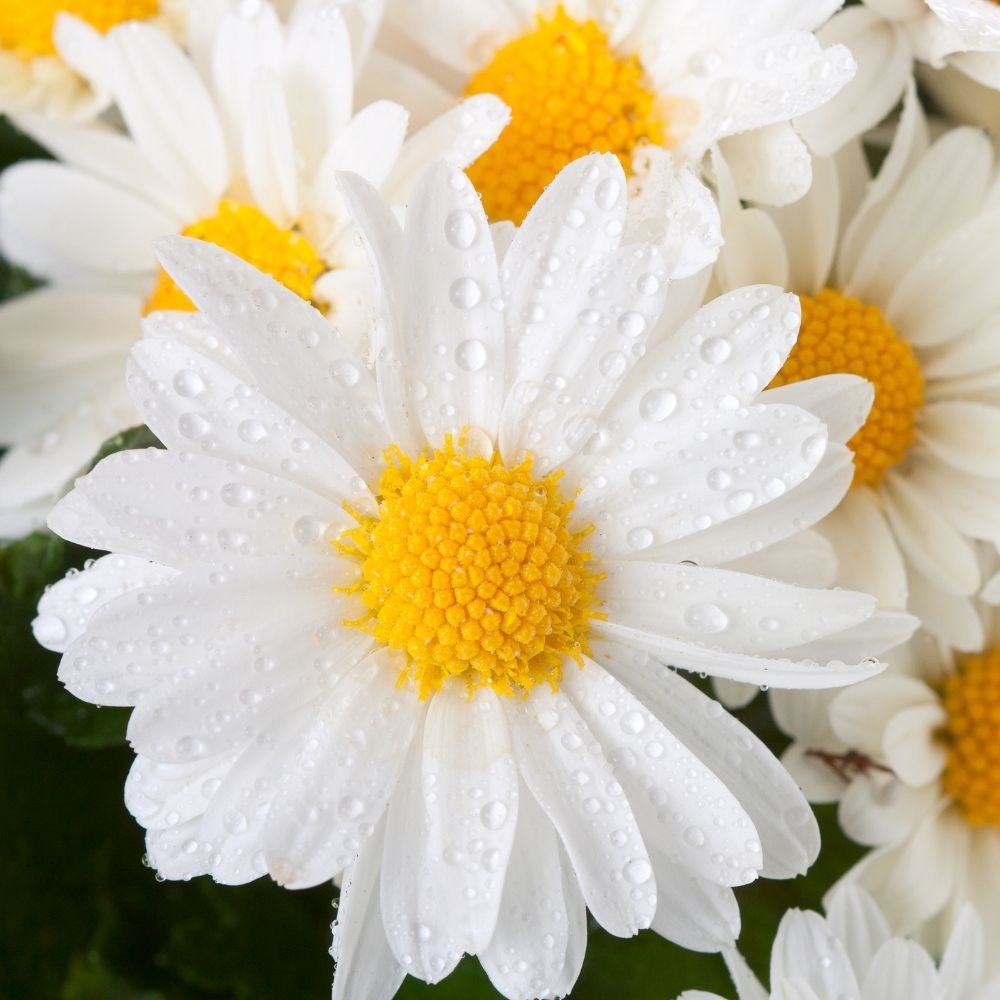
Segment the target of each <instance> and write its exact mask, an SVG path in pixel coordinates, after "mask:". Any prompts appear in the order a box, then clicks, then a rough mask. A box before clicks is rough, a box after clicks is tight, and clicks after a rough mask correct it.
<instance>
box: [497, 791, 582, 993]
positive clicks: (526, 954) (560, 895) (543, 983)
mask: <svg viewBox="0 0 1000 1000" xmlns="http://www.w3.org/2000/svg"><path fill="white" fill-rule="evenodd" d="M586 947H587V909H586V906H585V905H584V902H583V896H582V895H581V893H580V887H579V885H578V884H577V880H576V876H575V874H574V873H573V870H572V868H571V867H570V865H569V862H568V861H567V859H566V857H565V854H564V853H563V850H562V848H561V846H560V844H559V838H558V837H557V836H556V831H555V828H554V827H553V826H552V824H551V823H550V822H549V820H548V818H547V817H546V816H545V814H544V813H543V812H542V810H541V808H540V807H539V805H538V803H537V802H536V801H535V798H534V796H533V795H532V794H531V793H530V792H529V791H528V790H527V788H526V787H525V786H524V784H523V783H522V784H521V787H520V790H519V793H518V816H517V830H516V832H515V834H514V846H513V848H512V850H511V856H510V864H509V865H508V868H507V878H506V880H505V882H504V889H503V898H502V899H501V903H500V912H499V914H498V917H497V925H496V931H495V932H494V934H493V937H492V939H491V940H490V943H489V945H488V946H487V947H486V948H485V949H484V950H483V951H482V952H480V955H479V960H480V962H482V964H483V968H484V969H485V970H486V974H487V975H488V976H489V977H490V981H491V982H492V983H493V985H494V986H495V987H496V988H497V989H498V990H499V991H500V992H501V993H502V994H503V995H504V996H505V997H508V998H510V1000H535V998H550V997H553V998H554V997H562V996H565V995H566V994H568V993H569V991H570V990H571V989H572V988H573V985H574V983H575V982H576V979H577V976H578V975H579V974H580V967H581V965H582V964H583V955H584V951H585V949H586Z"/></svg>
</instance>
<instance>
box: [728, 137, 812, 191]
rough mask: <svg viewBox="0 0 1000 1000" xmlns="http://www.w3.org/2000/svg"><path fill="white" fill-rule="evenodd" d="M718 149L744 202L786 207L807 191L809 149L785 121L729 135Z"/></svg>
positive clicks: (810, 178)
mask: <svg viewBox="0 0 1000 1000" xmlns="http://www.w3.org/2000/svg"><path fill="white" fill-rule="evenodd" d="M720 149H721V150H722V155H723V156H725V158H726V162H727V163H728V164H729V168H730V170H732V173H733V181H734V182H735V184H736V188H737V190H738V191H739V193H740V196H741V197H742V198H744V199H745V200H747V201H752V202H757V203H759V204H763V205H788V204H790V203H792V202H795V201H798V200H799V199H800V198H801V197H802V196H803V195H804V194H805V193H806V192H807V191H808V190H809V187H810V184H811V182H812V160H811V158H810V156H809V150H808V149H807V148H806V144H805V143H804V142H803V141H802V140H801V139H800V138H799V137H798V136H797V135H796V134H795V130H794V129H793V128H792V126H791V125H790V124H789V123H788V122H778V123H776V124H774V125H767V126H765V127H764V128H759V129H755V130H754V131H752V132H743V133H742V134H740V135H733V136H730V137H729V138H728V139H723V140H722V142H721V144H720Z"/></svg>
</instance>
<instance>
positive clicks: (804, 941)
mask: <svg viewBox="0 0 1000 1000" xmlns="http://www.w3.org/2000/svg"><path fill="white" fill-rule="evenodd" d="M793 978H794V979H797V980H801V981H802V982H803V983H808V984H809V986H810V987H811V988H812V989H813V991H814V992H815V993H816V995H817V996H818V997H842V996H857V994H858V982H857V979H856V978H855V976H854V970H853V968H852V967H851V961H850V959H849V958H848V957H847V952H846V951H845V950H844V946H843V945H842V944H841V943H840V941H838V940H837V939H836V938H835V937H834V936H833V935H832V934H831V932H830V927H829V926H828V925H827V922H826V921H825V920H824V919H823V918H822V917H821V916H820V915H819V914H818V913H812V912H811V911H802V910H790V911H789V912H787V913H786V914H785V916H784V917H783V918H782V921H781V924H780V925H779V927H778V933H777V934H776V935H775V938H774V946H773V948H772V949H771V982H772V983H780V982H782V981H783V980H786V979H793ZM890 995H891V994H886V996H890Z"/></svg>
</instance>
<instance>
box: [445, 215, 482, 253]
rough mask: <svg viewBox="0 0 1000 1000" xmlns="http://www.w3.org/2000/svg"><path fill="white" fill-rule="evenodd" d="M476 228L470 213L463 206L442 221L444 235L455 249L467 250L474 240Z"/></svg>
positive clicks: (477, 228)
mask: <svg viewBox="0 0 1000 1000" xmlns="http://www.w3.org/2000/svg"><path fill="white" fill-rule="evenodd" d="M478 230H479V227H478V226H477V225H476V220H475V219H474V218H473V216H472V213H471V212H467V211H465V209H464V208H463V209H459V210H458V211H456V212H452V213H451V214H450V215H449V216H448V218H447V219H445V222H444V235H445V237H446V239H447V240H448V242H449V243H450V244H451V245H452V246H453V247H455V248H456V249H457V250H468V249H469V247H471V246H472V244H473V243H475V242H476V235H477V233H478Z"/></svg>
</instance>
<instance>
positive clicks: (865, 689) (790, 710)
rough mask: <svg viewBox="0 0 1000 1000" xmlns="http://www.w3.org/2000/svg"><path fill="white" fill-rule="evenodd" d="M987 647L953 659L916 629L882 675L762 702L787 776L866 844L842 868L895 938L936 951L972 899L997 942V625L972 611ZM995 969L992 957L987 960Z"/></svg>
mask: <svg viewBox="0 0 1000 1000" xmlns="http://www.w3.org/2000/svg"><path fill="white" fill-rule="evenodd" d="M980 613H981V614H982V616H983V619H984V622H985V626H986V628H985V631H986V635H987V638H986V644H985V646H984V648H983V650H982V651H981V652H977V653H972V654H954V653H951V652H949V651H948V650H947V649H946V648H945V647H944V646H942V645H941V644H940V643H938V642H936V641H934V640H933V639H932V638H931V637H930V636H928V635H927V634H926V633H920V634H919V635H918V637H917V638H915V639H914V640H913V641H911V642H910V643H909V644H908V645H907V646H905V647H903V648H902V649H900V650H897V651H895V652H893V653H891V654H890V655H889V662H890V670H889V671H887V672H886V673H885V674H883V675H882V676H880V677H877V678H875V679H874V680H871V681H868V682H866V683H864V684H862V685H859V686H858V689H857V692H856V693H855V692H850V693H847V692H838V693H836V694H833V695H831V697H830V698H829V699H827V706H828V707H827V708H826V709H825V710H824V711H821V710H820V706H819V704H818V702H817V700H816V699H797V698H794V697H792V696H790V695H787V694H785V693H784V692H778V693H775V694H774V695H773V700H772V704H773V706H774V708H775V715H776V717H777V719H778V721H779V723H780V724H781V726H782V728H783V729H784V730H785V731H786V732H788V733H789V735H791V736H792V737H793V740H794V742H793V744H792V746H791V747H790V748H789V750H788V752H787V753H786V755H785V762H786V764H787V765H788V767H789V769H790V770H791V771H792V773H793V774H794V775H795V776H796V778H797V780H798V781H799V782H800V783H801V784H802V787H803V788H804V790H805V792H806V794H807V795H808V796H809V797H810V799H812V800H813V801H817V802H819V801H839V802H840V807H839V816H840V822H841V825H842V826H843V828H844V830H845V831H846V832H847V833H848V835H849V836H851V837H852V838H854V839H855V840H857V841H858V842H859V843H862V844H867V845H870V846H871V847H873V848H875V850H873V851H872V852H871V853H870V854H868V855H867V856H866V857H865V858H863V859H862V860H861V862H859V864H858V865H857V866H856V867H855V868H854V869H852V871H851V872H849V873H848V876H847V878H848V879H849V880H852V881H857V882H858V883H859V884H861V885H862V886H864V887H865V888H866V889H867V890H868V891H870V892H871V893H872V894H873V895H874V896H875V897H876V899H877V900H878V901H879V904H880V905H881V907H882V909H883V910H884V911H885V914H886V917H887V918H888V920H889V923H890V924H891V926H892V927H893V929H894V930H895V931H897V932H898V933H906V934H910V933H914V934H918V935H919V936H920V937H921V938H922V939H923V940H924V941H926V942H927V943H928V944H929V945H930V946H931V947H932V948H934V949H939V948H941V947H942V946H943V945H944V942H945V940H946V938H947V935H948V934H949V933H950V931H951V929H952V927H953V926H955V924H956V921H957V920H958V918H959V914H960V913H961V910H962V908H963V906H965V904H967V903H972V904H973V905H974V906H975V907H976V909H977V910H978V912H979V914H980V916H981V917H982V919H983V924H984V926H985V928H986V932H987V936H988V939H989V940H991V941H996V940H997V939H998V935H1000V782H998V781H997V777H996V775H997V769H998V768H1000V620H998V614H997V612H996V611H995V610H994V609H990V608H987V607H986V606H980ZM988 965H989V967H990V968H991V969H992V970H993V971H994V972H1000V956H998V955H997V954H996V953H995V951H993V952H991V953H990V955H989V956H988Z"/></svg>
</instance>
